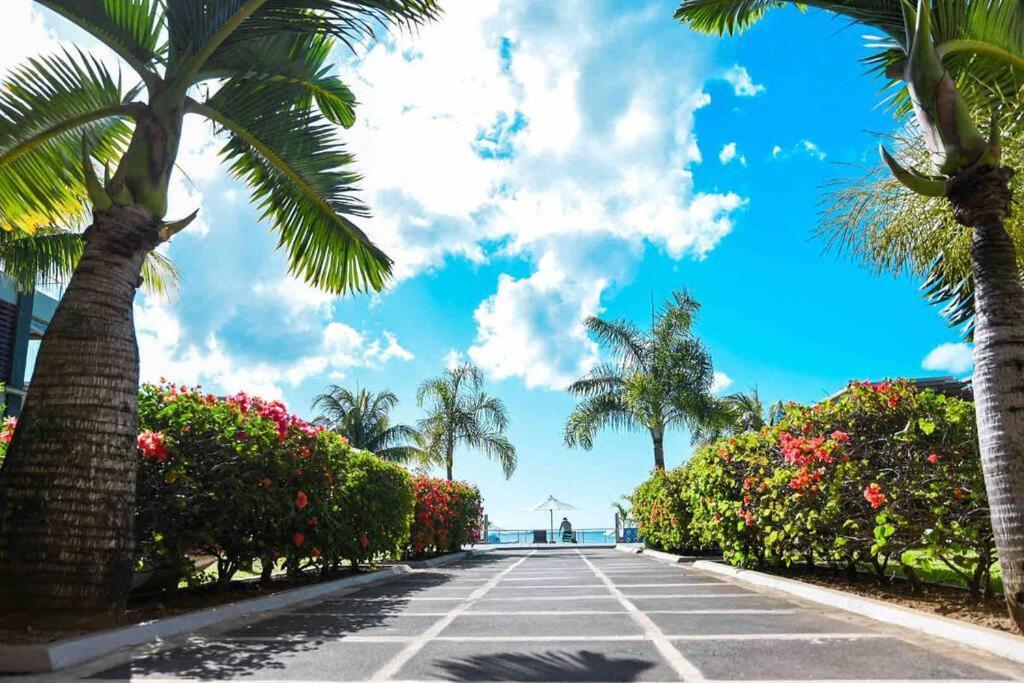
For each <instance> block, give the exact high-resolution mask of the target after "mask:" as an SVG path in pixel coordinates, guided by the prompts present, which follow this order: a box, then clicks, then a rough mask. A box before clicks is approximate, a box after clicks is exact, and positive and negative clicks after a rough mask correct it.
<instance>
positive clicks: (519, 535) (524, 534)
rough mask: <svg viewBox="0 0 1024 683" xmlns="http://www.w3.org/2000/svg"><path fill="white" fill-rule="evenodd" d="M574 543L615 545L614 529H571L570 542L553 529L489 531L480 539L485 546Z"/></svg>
mask: <svg viewBox="0 0 1024 683" xmlns="http://www.w3.org/2000/svg"><path fill="white" fill-rule="evenodd" d="M566 542H568V543H576V544H577V545H594V544H599V543H615V529H610V528H609V529H573V530H572V536H571V540H569V541H565V540H563V538H562V533H561V532H560V531H558V529H555V531H554V535H553V536H552V532H551V530H550V529H501V530H500V531H498V530H494V529H489V530H487V532H486V533H485V534H484V537H483V538H482V539H481V543H485V544H487V545H531V544H534V543H555V544H558V543H566Z"/></svg>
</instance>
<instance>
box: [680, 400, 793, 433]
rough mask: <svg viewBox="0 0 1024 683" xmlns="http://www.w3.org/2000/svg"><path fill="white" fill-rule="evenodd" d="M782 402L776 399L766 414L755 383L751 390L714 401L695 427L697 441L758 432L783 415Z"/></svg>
mask: <svg viewBox="0 0 1024 683" xmlns="http://www.w3.org/2000/svg"><path fill="white" fill-rule="evenodd" d="M782 411H783V408H782V402H781V401H779V402H777V403H773V404H772V405H771V406H769V407H768V412H767V415H766V414H765V408H764V403H763V402H762V401H761V395H760V394H759V393H758V392H757V387H754V388H753V389H751V390H750V391H748V392H742V391H738V392H736V393H734V394H729V395H728V396H723V397H722V398H720V399H717V400H716V401H715V402H714V405H713V407H712V410H711V411H710V412H709V413H708V415H707V416H706V417H705V418H704V419H703V420H701V422H700V424H698V425H697V426H695V427H694V432H693V437H694V441H695V442H697V443H700V444H708V443H711V442H713V441H717V440H718V439H720V438H722V437H725V436H734V435H736V434H744V433H746V432H756V431H758V430H760V429H761V428H763V427H765V426H767V425H773V424H775V423H776V422H778V421H779V419H781V417H782Z"/></svg>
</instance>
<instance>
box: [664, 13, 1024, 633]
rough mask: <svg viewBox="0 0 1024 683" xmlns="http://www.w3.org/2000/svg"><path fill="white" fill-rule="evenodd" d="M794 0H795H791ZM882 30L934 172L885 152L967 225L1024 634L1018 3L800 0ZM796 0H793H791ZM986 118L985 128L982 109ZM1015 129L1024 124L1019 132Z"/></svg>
mask: <svg viewBox="0 0 1024 683" xmlns="http://www.w3.org/2000/svg"><path fill="white" fill-rule="evenodd" d="M787 1H789V0H787ZM799 2H800V4H803V5H807V6H811V7H817V8H821V9H824V10H828V11H830V12H833V13H836V14H839V15H841V16H844V17H846V18H849V19H851V20H853V21H856V22H859V23H861V24H866V25H868V26H870V27H872V28H874V29H875V30H877V31H880V32H881V33H882V34H883V37H882V39H881V43H880V44H878V43H876V47H878V50H879V51H878V52H876V53H875V54H874V55H872V57H871V58H870V62H871V63H872V64H873V65H874V67H875V70H876V72H877V73H879V74H884V75H885V76H886V77H887V78H888V79H890V83H889V85H890V91H891V92H892V93H893V95H892V101H893V103H894V105H895V108H896V113H897V115H898V116H900V117H901V118H903V119H907V118H910V117H911V116H912V117H913V119H914V125H916V127H917V130H918V131H919V135H920V142H921V143H922V146H923V147H925V148H926V149H927V151H928V162H929V164H928V166H929V167H930V169H929V170H927V171H923V172H922V171H915V170H909V169H907V168H906V167H904V166H903V165H901V164H900V163H899V162H898V161H897V160H896V159H895V158H894V157H893V156H892V155H890V154H889V153H888V152H887V151H886V150H885V149H884V148H883V149H882V157H883V161H884V162H885V164H886V166H888V167H889V169H890V171H891V172H892V173H893V175H894V176H895V177H896V179H897V180H898V181H899V182H901V183H902V184H904V185H905V186H906V187H907V188H908V189H910V190H911V191H913V192H916V193H918V194H921V195H925V196H928V197H935V198H941V199H943V200H944V201H946V202H947V203H948V205H949V209H950V210H951V211H952V216H953V219H954V220H955V221H956V222H957V223H958V224H959V225H961V226H964V227H966V228H968V229H970V231H971V277H972V280H973V288H974V360H975V367H974V395H975V400H976V405H977V419H978V437H979V441H980V445H981V457H982V463H983V467H984V472H985V481H986V486H987V489H988V497H989V503H990V508H991V511H992V527H993V529H994V530H995V539H996V548H997V550H998V552H999V561H1000V566H1001V567H1003V572H1004V574H1003V581H1004V585H1005V586H1006V598H1007V600H1006V601H1007V605H1008V607H1009V612H1010V616H1011V618H1012V619H1013V621H1014V622H1015V623H1016V625H1017V627H1018V628H1020V629H1021V630H1024V502H1022V501H1024V421H1022V420H1021V419H1020V418H1019V415H1021V414H1022V413H1024V384H1022V383H1021V382H1020V369H1021V368H1022V367H1024V286H1022V284H1021V272H1020V268H1019V266H1018V259H1017V254H1016V251H1015V246H1014V243H1013V240H1011V238H1010V236H1009V235H1008V233H1007V231H1006V222H1007V219H1008V218H1009V216H1010V213H1011V207H1012V204H1013V191H1012V187H1011V179H1012V177H1013V175H1014V169H1013V168H1011V167H1008V166H1006V165H1005V164H1004V163H1003V161H1004V160H1003V157H1002V134H1001V128H1003V127H1005V126H1007V124H1008V125H1009V126H1011V127H1012V126H1014V125H1019V121H1018V119H1019V115H1018V107H1016V106H1014V105H1015V104H1016V103H1017V102H1018V101H1019V95H1020V93H1021V88H1022V87H1024V31H1022V30H1021V27H1022V26H1024V4H1022V3H1021V2H1020V0H917V2H916V3H912V2H909V1H905V0H799ZM781 4H783V3H782V2H779V0H683V3H682V4H681V5H680V6H679V9H678V10H677V12H676V18H677V19H679V20H680V21H682V22H684V23H687V24H689V25H690V26H692V27H693V28H695V29H697V30H699V31H703V32H707V33H715V34H724V33H733V32H736V31H740V30H743V29H744V28H746V27H747V26H749V25H751V24H753V23H754V22H756V21H757V20H758V19H760V18H761V16H763V14H764V13H765V11H767V10H769V9H771V8H773V7H777V6H779V5H781ZM791 4H796V2H795V0H793V2H791ZM978 112H984V113H985V114H986V115H987V118H989V119H990V124H989V132H988V135H987V136H984V135H982V133H981V132H980V130H979V127H978V124H977V122H976V120H975V116H974V114H975V113H978ZM1014 133H1015V134H1019V131H1014Z"/></svg>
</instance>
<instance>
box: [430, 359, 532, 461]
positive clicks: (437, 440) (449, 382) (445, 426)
mask: <svg viewBox="0 0 1024 683" xmlns="http://www.w3.org/2000/svg"><path fill="white" fill-rule="evenodd" d="M483 385H484V379H483V375H482V374H481V373H480V370H479V369H478V368H477V367H476V366H475V365H472V364H469V363H467V364H464V365H460V366H458V367H455V368H452V369H450V370H445V371H444V372H443V373H442V374H441V376H440V377H435V378H433V379H428V380H427V381H425V382H423V384H421V385H420V388H419V390H418V391H417V392H416V401H417V403H419V405H420V407H424V406H427V415H426V417H424V418H423V419H422V420H420V422H419V431H420V434H422V435H423V440H424V443H425V445H426V448H425V451H426V453H425V455H424V459H425V461H426V462H427V463H429V464H436V465H443V466H444V468H445V470H446V472H447V475H448V481H451V480H452V468H453V465H454V459H455V449H456V448H457V447H458V446H459V445H465V446H468V447H469V448H472V449H474V450H478V451H482V452H483V453H484V454H485V455H486V456H487V457H489V458H492V459H494V460H497V461H498V463H499V464H500V465H501V468H502V470H504V472H505V478H506V479H508V478H509V477H511V476H512V473H513V472H515V470H516V449H515V447H514V446H513V445H512V443H511V442H510V441H509V440H508V438H507V437H506V436H505V430H506V429H508V411H507V410H506V408H505V404H504V403H503V402H502V400H501V399H499V398H495V397H493V396H488V395H487V394H486V393H485V392H484V391H483Z"/></svg>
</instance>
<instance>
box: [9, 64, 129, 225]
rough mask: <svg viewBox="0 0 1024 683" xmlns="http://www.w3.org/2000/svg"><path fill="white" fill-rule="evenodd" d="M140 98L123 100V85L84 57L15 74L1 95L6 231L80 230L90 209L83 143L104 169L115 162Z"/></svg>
mask: <svg viewBox="0 0 1024 683" xmlns="http://www.w3.org/2000/svg"><path fill="white" fill-rule="evenodd" d="M134 94H135V92H134V91H129V92H128V93H127V94H124V95H123V94H122V92H121V86H120V82H119V79H118V78H115V76H114V75H113V74H111V73H110V72H109V71H108V70H107V68H106V67H105V66H104V65H103V64H102V63H101V62H100V61H99V60H97V59H95V58H92V57H90V56H88V55H85V54H83V53H80V52H79V53H68V52H65V53H62V54H58V55H50V56H46V57H38V58H35V59H31V60H29V61H28V62H27V63H26V64H23V65H22V66H20V67H18V68H16V69H14V70H13V71H12V72H11V73H10V75H9V76H8V78H7V80H6V81H5V82H4V83H3V88H2V91H0V227H3V228H4V229H8V230H11V229H18V230H25V231H29V232H31V231H33V230H35V229H37V228H39V227H41V226H45V225H51V224H58V225H72V224H74V223H75V222H76V221H77V220H78V219H79V218H80V217H81V216H82V215H83V213H84V212H85V210H86V192H85V181H84V175H83V171H82V156H81V149H82V138H83V136H85V137H87V138H88V139H89V140H90V143H91V146H92V151H93V156H94V157H95V158H96V159H98V160H99V161H100V162H110V163H116V162H117V160H118V159H120V157H121V154H122V153H123V151H124V148H125V147H126V146H127V142H128V139H129V137H130V135H131V126H130V124H129V123H128V121H127V120H126V117H127V116H128V114H129V112H130V111H131V105H130V104H129V102H130V99H131V98H132V97H133V96H134Z"/></svg>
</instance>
